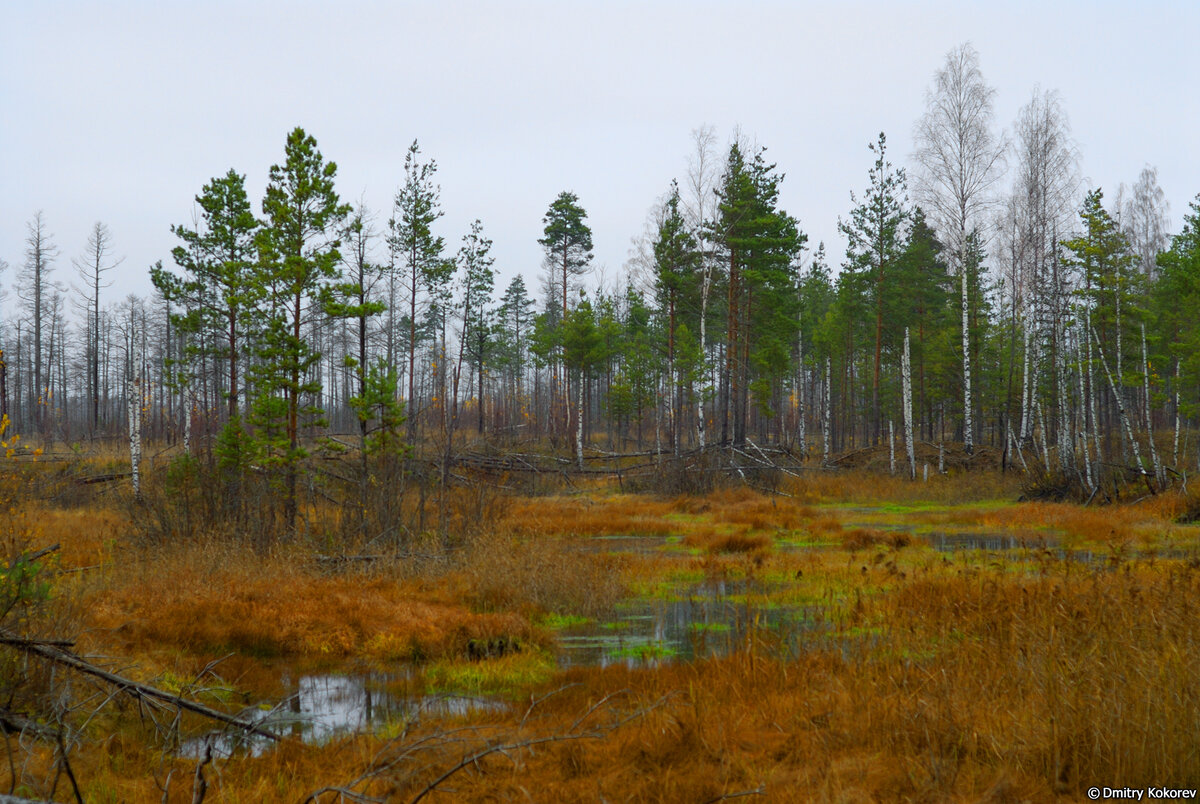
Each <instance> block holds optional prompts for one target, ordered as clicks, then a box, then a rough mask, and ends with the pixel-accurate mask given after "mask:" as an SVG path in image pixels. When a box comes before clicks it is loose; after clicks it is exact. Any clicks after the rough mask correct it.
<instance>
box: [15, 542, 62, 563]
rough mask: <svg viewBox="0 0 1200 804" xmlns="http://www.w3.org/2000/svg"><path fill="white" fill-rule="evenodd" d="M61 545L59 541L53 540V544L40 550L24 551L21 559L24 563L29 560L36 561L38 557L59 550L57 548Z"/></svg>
mask: <svg viewBox="0 0 1200 804" xmlns="http://www.w3.org/2000/svg"><path fill="white" fill-rule="evenodd" d="M61 547H62V544H61V543H60V542H55V543H54V544H52V545H50V546H49V547H43V548H42V549H41V550H34V551H33V552H32V553H24V554H23V555H22V556H21V560H23V561H25V562H26V563H28V562H30V561H37V560H38V559H39V558H42V557H44V556H48V555H50V554H51V553H55V552H57V551H58V550H59V548H61Z"/></svg>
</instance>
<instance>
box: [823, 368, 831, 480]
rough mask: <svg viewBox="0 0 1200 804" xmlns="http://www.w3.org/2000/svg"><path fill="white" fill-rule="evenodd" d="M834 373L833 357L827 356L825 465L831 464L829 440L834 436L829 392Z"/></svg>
mask: <svg viewBox="0 0 1200 804" xmlns="http://www.w3.org/2000/svg"><path fill="white" fill-rule="evenodd" d="M832 375H833V360H832V358H828V357H827V358H825V432H824V441H825V445H824V446H825V458H824V461H823V465H825V466H828V465H829V453H830V443H829V442H830V440H831V439H832V437H833V413H832V411H831V409H830V408H831V406H830V394H829V384H830V381H831V380H832V379H833V377H832Z"/></svg>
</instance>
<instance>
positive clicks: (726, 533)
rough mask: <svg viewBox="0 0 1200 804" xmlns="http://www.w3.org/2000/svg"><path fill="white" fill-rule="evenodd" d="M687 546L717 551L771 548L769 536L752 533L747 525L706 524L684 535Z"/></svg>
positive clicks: (733, 551) (763, 551)
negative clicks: (719, 525) (720, 525)
mask: <svg viewBox="0 0 1200 804" xmlns="http://www.w3.org/2000/svg"><path fill="white" fill-rule="evenodd" d="M683 543H684V544H685V545H687V546H688V547H691V548H695V549H699V550H704V551H706V552H708V553H710V554H718V553H765V552H767V551H769V550H770V549H771V537H770V536H768V535H766V534H765V533H753V532H751V530H750V526H749V525H741V526H740V527H733V528H730V527H729V526H722V527H716V526H713V525H706V526H700V527H695V528H692V529H690V530H689V531H688V534H687V536H685V537H684V539H683Z"/></svg>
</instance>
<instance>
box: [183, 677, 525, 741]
mask: <svg viewBox="0 0 1200 804" xmlns="http://www.w3.org/2000/svg"><path fill="white" fill-rule="evenodd" d="M402 678H404V676H403V675H388V674H360V675H311V676H301V677H300V678H299V679H298V680H297V681H296V682H295V687H294V689H295V691H294V692H293V693H292V694H291V695H289V696H288V697H287V698H285V699H284V700H283V701H281V702H280V703H279V704H278V705H277V706H275V708H273V709H269V710H268V709H252V710H248V711H246V712H243V713H242V715H241V716H242V718H243V719H246V720H250V721H252V722H253V723H255V724H256V725H258V726H261V727H263V728H264V729H267V730H269V731H272V732H275V733H276V734H279V735H280V736H281V737H291V738H295V739H298V740H303V741H304V742H310V743H322V742H325V741H326V740H328V739H330V738H331V737H335V736H338V735H343V734H361V733H365V732H372V731H380V730H383V729H399V728H401V727H403V725H404V724H407V723H413V722H415V721H417V720H420V719H423V718H432V719H451V718H455V717H462V716H465V715H469V714H473V713H475V712H480V711H496V710H500V709H503V708H504V706H505V704H504V703H503V702H502V701H500V700H498V699H495V698H486V697H471V696H466V695H422V696H403V695H394V694H391V693H389V692H387V690H386V687H387V685H388V683H389V682H394V681H397V680H400V679H402ZM285 684H286V680H285ZM209 742H211V743H212V745H213V753H214V755H216V756H222V757H227V756H230V755H232V754H234V753H237V752H247V753H250V754H258V753H261V752H262V751H263V750H264V749H266V748H267V747H269V746H270V744H271V741H270V740H267V739H266V738H264V737H247V736H244V735H241V734H230V733H229V732H225V731H223V732H212V733H210V734H207V735H205V736H203V737H197V738H194V739H191V740H187V741H185V742H184V743H183V744H182V745H181V746H180V754H181V755H182V756H185V757H191V758H198V757H201V756H203V755H204V753H205V750H206V746H207V744H208V743H209Z"/></svg>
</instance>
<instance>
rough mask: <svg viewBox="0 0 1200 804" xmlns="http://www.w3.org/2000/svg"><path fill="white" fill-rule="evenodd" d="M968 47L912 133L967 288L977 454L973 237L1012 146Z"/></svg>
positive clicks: (954, 267) (968, 422) (967, 397)
mask: <svg viewBox="0 0 1200 804" xmlns="http://www.w3.org/2000/svg"><path fill="white" fill-rule="evenodd" d="M995 94H996V91H995V90H994V89H992V88H991V87H989V86H988V85H987V83H985V81H984V79H983V73H981V72H980V70H979V54H978V53H977V52H976V51H975V48H974V47H972V46H971V45H970V43H965V44H963V45H960V46H959V47H957V48H955V49H954V50H951V51H950V52H949V53H948V54H947V55H946V63H945V64H944V65H943V67H942V68H941V69H940V70H938V71H937V73H935V74H934V85H933V88H932V89H931V90H929V91H928V92H927V94H926V110H925V114H924V116H922V117H921V119H920V120H919V121H917V125H916V129H915V131H914V132H913V136H914V139H915V141H916V144H917V151H916V153H915V155H914V156H915V158H916V161H917V164H918V165H919V166H920V171H919V172H918V174H917V182H916V188H917V193H918V196H919V198H920V203H921V205H922V206H923V207H924V208H925V210H926V212H927V214H928V215H929V216H930V218H931V220H932V221H933V223H934V226H935V228H936V229H937V230H938V233H939V235H940V236H941V240H942V243H943V244H944V245H945V246H946V256H947V259H948V261H949V264H950V270H951V271H952V272H955V273H957V274H958V275H959V277H960V279H961V285H962V319H963V323H962V352H963V354H962V359H963V445H964V447H965V448H966V451H967V452H968V453H970V452H972V450H973V449H974V443H975V442H974V429H975V424H974V421H973V418H972V404H973V403H972V397H971V348H970V328H969V326H970V324H969V298H968V282H967V268H966V260H967V249H968V237H969V235H970V234H971V232H972V231H973V230H975V229H976V228H980V227H981V226H982V225H983V220H982V212H983V211H984V210H985V209H986V208H987V206H988V204H989V203H990V202H991V191H992V187H993V186H994V185H995V183H996V181H997V180H998V179H999V178H1000V175H1001V172H1002V168H1003V160H1004V153H1005V150H1006V145H1005V143H1004V138H1003V137H998V136H996V135H995V134H994V133H993V131H992V118H993V99H994V97H995Z"/></svg>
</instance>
